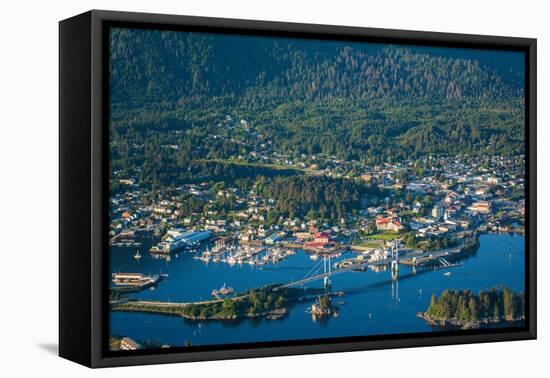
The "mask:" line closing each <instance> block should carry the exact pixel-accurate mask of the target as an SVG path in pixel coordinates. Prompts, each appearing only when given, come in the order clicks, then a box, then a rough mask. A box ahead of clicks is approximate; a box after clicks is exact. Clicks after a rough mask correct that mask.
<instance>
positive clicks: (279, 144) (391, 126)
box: [110, 29, 525, 185]
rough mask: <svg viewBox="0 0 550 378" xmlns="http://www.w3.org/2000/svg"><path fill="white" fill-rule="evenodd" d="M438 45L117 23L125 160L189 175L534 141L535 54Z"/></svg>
mask: <svg viewBox="0 0 550 378" xmlns="http://www.w3.org/2000/svg"><path fill="white" fill-rule="evenodd" d="M430 51H431V50H429V48H419V47H417V48H412V47H411V48H409V47H403V46H397V45H393V46H389V45H376V44H362V43H354V42H335V41H318V40H299V39H284V38H266V37H251V36H248V37H245V36H236V35H221V34H219V35H216V34H201V33H184V32H168V31H152V30H138V29H113V30H112V31H111V36H110V56H111V59H110V67H111V72H110V79H111V80H110V84H111V85H110V90H111V92H110V93H111V97H110V100H111V113H110V117H111V121H110V138H111V144H110V147H111V164H112V170H113V171H119V172H120V173H121V174H122V175H133V176H136V177H137V178H138V179H139V181H140V182H142V183H153V182H158V183H159V184H162V185H171V184H175V185H179V184H181V183H183V182H188V181H189V180H193V179H216V180H217V179H219V178H221V177H225V178H229V179H231V178H232V177H233V176H235V175H236V176H237V177H242V176H243V175H246V174H247V173H246V172H247V171H248V172H254V173H255V175H256V174H262V173H261V172H259V170H257V169H256V168H253V169H247V167H246V166H236V165H228V164H227V161H231V162H236V161H237V162H243V161H244V162H254V163H258V162H259V163H264V162H266V161H267V162H271V163H272V162H274V161H276V162H281V161H284V160H288V161H293V162H297V161H304V160H308V159H310V158H311V159H313V157H314V156H317V157H319V156H321V159H324V160H330V159H337V160H344V161H359V162H361V163H365V164H380V163H385V162H396V161H402V160H405V159H417V158H421V157H423V156H425V155H427V154H441V155H456V154H470V155H478V154H499V155H504V156H512V155H518V154H521V153H523V151H524V147H525V145H524V121H525V116H524V114H525V108H524V99H523V85H522V78H523V73H522V70H521V69H520V68H521V67H515V68H514V69H513V70H512V71H513V72H509V71H506V70H500V71H498V70H495V69H492V68H488V67H486V66H485V65H483V64H481V63H479V61H478V60H476V59H474V58H475V57H476V55H472V54H469V55H468V53H467V52H465V53H464V56H460V57H457V56H456V55H457V54H454V56H451V55H449V56H445V55H444V54H443V55H441V54H442V53H441V54H440V55H437V54H434V53H433V52H432V53H430ZM453 51H454V52H455V53H456V51H455V50H453ZM227 117H230V118H231V119H232V120H231V121H230V122H226V120H227ZM241 120H246V123H245V124H244V125H243V124H241V123H240V121H241ZM304 156H305V158H304ZM205 160H209V161H218V163H216V164H212V163H208V164H205V163H197V162H201V161H205ZM224 161H225V162H224ZM317 161H318V160H317ZM310 163H311V161H310V160H308V164H310ZM289 165H291V164H289ZM274 173H276V174H280V173H282V172H281V171H279V172H274Z"/></svg>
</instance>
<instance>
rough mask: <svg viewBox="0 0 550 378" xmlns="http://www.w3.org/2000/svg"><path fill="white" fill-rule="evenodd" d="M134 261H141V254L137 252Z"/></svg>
mask: <svg viewBox="0 0 550 378" xmlns="http://www.w3.org/2000/svg"><path fill="white" fill-rule="evenodd" d="M134 259H136V260H139V259H141V254H140V253H139V251H137V252H136V254H135V255H134Z"/></svg>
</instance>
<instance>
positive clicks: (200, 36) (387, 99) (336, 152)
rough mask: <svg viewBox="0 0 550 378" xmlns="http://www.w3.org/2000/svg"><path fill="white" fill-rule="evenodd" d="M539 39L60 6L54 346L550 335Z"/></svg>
mask: <svg viewBox="0 0 550 378" xmlns="http://www.w3.org/2000/svg"><path fill="white" fill-rule="evenodd" d="M535 95H536V41H535V40H534V39H525V38H512V37H493V36H479V35H461V34H442V33H431V32H411V31H398V30H382V29H369V28H353V27H340V26H326V25H306V24H289V23H277V22H264V21H261V22H260V21H245V20H229V19H214V18H201V17H186V16H169V15H156V14H140V13H122V12H109V11H91V12H88V13H85V14H82V15H79V16H76V17H73V18H70V19H68V20H64V21H62V22H61V23H60V336H59V337H60V355H61V356H63V357H65V358H68V359H70V360H73V361H76V362H79V363H81V364H84V365H87V366H91V367H104V366H116V365H135V364H150V363H165V362H178V361H198V360H213V359H227V358H242V357H260V356H274V355H288V354H303V353H321V352H336V351H351V350H365V349H375V348H396V347H411V346H426V345H443V344H454V343H473V342H488V341H503V340H520V339H531V338H535V337H536V285H535V283H536V269H535V268H536V248H535V240H536V237H535V235H536V224H535V221H536V193H535V188H536V166H535V156H536V153H535V147H536V146H535V141H536V139H535V131H536V129H535V125H536V120H535V116H536V97H535Z"/></svg>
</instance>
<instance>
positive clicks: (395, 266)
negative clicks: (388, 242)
mask: <svg viewBox="0 0 550 378" xmlns="http://www.w3.org/2000/svg"><path fill="white" fill-rule="evenodd" d="M391 272H392V277H393V278H397V273H398V272H399V248H395V251H394V247H393V244H392V260H391ZM394 276H395V277H394Z"/></svg>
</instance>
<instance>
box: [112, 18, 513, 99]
mask: <svg viewBox="0 0 550 378" xmlns="http://www.w3.org/2000/svg"><path fill="white" fill-rule="evenodd" d="M383 46H384V45H376V44H366V43H354V42H335V41H321V40H300V39H286V38H275V37H252V36H239V35H223V34H220V35H215V34H206V33H185V32H171V31H151V30H138V29H112V30H111V36H110V57H111V59H110V62H111V95H112V99H113V100H114V101H115V102H116V101H123V102H128V101H133V102H144V101H145V102H150V101H154V102H162V101H166V102H169V103H172V104H174V103H176V102H177V101H186V100H188V99H189V98H190V97H200V96H228V97H231V98H238V99H239V100H240V101H242V102H244V103H265V102H266V101H267V100H272V99H282V100H284V101H288V100H289V99H292V100H297V99H306V100H312V99H324V98H331V97H333V98H341V97H351V98H354V99H358V98H361V99H379V98H392V99H394V100H404V99H415V100H417V99H430V100H435V99H459V98H464V97H471V98H477V99H483V98H485V99H487V98H490V99H502V98H518V97H522V96H523V88H522V86H521V85H518V84H517V83H518V81H517V80H513V81H512V80H508V81H506V80H505V79H503V78H502V77H501V76H500V75H498V74H497V73H496V72H495V71H494V70H489V69H487V68H486V67H483V66H482V65H480V63H479V62H478V61H476V60H471V59H468V57H465V58H455V57H452V58H447V57H444V56H434V55H430V54H427V53H422V52H419V51H418V49H417V50H413V49H411V48H407V47H404V46H398V45H387V47H383ZM515 75H516V76H517V75H522V73H521V70H519V72H517V73H516V74H515ZM520 83H521V81H520Z"/></svg>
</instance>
